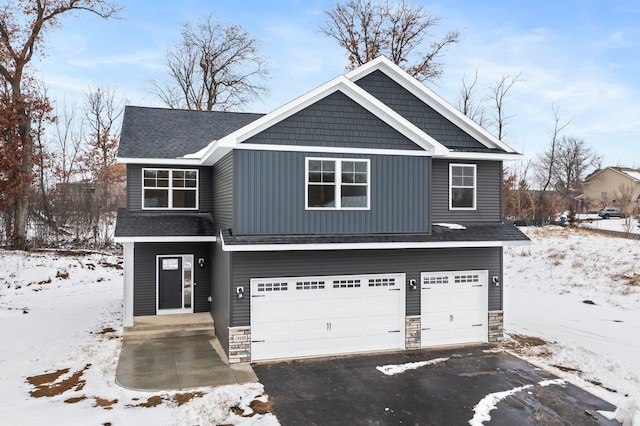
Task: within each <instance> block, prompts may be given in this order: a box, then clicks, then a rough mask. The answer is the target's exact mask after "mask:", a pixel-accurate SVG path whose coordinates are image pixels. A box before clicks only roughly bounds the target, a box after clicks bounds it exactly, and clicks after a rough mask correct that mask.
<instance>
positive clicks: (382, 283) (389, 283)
mask: <svg viewBox="0 0 640 426" xmlns="http://www.w3.org/2000/svg"><path fill="white" fill-rule="evenodd" d="M395 285H396V279H395V278H371V279H369V287H393V286H395Z"/></svg>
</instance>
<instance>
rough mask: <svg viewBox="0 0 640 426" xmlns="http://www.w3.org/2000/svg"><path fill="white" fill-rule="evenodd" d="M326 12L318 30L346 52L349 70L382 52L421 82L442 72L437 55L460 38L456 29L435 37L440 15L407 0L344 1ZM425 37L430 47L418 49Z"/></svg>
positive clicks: (423, 42)
mask: <svg viewBox="0 0 640 426" xmlns="http://www.w3.org/2000/svg"><path fill="white" fill-rule="evenodd" d="M325 13H326V14H327V16H328V18H329V19H328V20H327V22H326V23H325V24H324V25H323V26H322V27H320V31H322V32H323V33H324V34H325V35H327V36H329V37H331V38H333V39H335V40H336V41H337V42H338V43H339V44H340V46H342V47H343V48H344V49H345V50H346V51H347V55H348V60H349V65H348V67H347V68H348V69H353V68H356V67H358V66H360V65H362V64H364V63H366V62H369V61H370V60H372V59H374V58H376V57H377V56H380V55H385V56H387V57H388V58H389V59H390V60H391V61H393V63H395V64H397V65H399V66H401V67H402V68H403V69H404V70H405V71H407V72H408V73H409V74H411V75H412V76H413V77H415V78H417V79H418V80H420V81H424V80H428V79H434V78H437V77H439V76H440V75H441V74H442V64H439V63H437V62H436V60H437V58H439V57H440V56H441V55H442V54H443V53H444V51H445V50H446V49H447V48H448V47H449V46H451V45H452V44H454V43H457V42H458V41H459V39H460V32H459V31H449V32H447V33H446V34H445V35H444V36H443V37H442V38H440V39H436V38H434V37H433V35H432V34H431V31H432V30H433V28H434V27H436V26H437V25H438V24H439V22H440V18H439V17H437V16H434V15H433V14H432V13H431V12H430V11H429V10H427V9H426V8H425V7H424V6H422V5H410V4H408V3H407V2H406V0H401V1H399V2H391V1H385V2H384V3H376V2H372V1H371V0H347V1H345V2H343V3H337V4H336V5H335V6H334V7H333V8H332V9H330V10H328V11H326V12H325ZM427 38H431V39H432V41H431V44H430V46H429V49H428V50H427V51H425V52H419V51H418V49H419V48H420V47H422V46H423V45H424V44H425V40H426V39H427Z"/></svg>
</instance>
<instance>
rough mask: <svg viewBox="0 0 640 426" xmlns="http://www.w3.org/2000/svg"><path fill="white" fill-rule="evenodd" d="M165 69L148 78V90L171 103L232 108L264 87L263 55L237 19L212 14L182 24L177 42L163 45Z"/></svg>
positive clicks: (209, 108)
mask: <svg viewBox="0 0 640 426" xmlns="http://www.w3.org/2000/svg"><path fill="white" fill-rule="evenodd" d="M166 64H167V68H168V72H169V75H168V77H166V78H164V79H160V80H158V79H155V80H151V81H150V83H151V89H150V91H151V93H153V94H154V95H156V96H158V97H159V98H160V100H162V102H164V103H165V104H166V105H167V106H168V107H170V108H186V109H192V110H206V111H212V110H221V111H228V110H234V109H237V108H238V107H240V106H241V105H243V104H245V103H246V102H249V101H251V100H253V99H255V98H259V97H260V96H261V95H263V94H265V93H267V88H266V87H265V86H263V85H262V83H263V81H264V80H265V79H266V78H267V77H268V71H267V69H266V68H265V65H266V58H265V57H263V56H261V55H260V54H259V52H258V41H257V40H256V39H254V38H251V36H250V35H249V33H248V32H247V31H246V30H245V29H244V28H243V27H241V26H239V25H228V24H223V23H219V22H216V21H215V20H214V16H213V14H209V15H207V16H205V17H204V18H203V19H202V20H201V21H200V22H197V23H186V24H184V25H183V27H182V42H181V43H180V44H179V45H177V46H175V47H173V48H171V49H169V50H168V51H167V63H166Z"/></svg>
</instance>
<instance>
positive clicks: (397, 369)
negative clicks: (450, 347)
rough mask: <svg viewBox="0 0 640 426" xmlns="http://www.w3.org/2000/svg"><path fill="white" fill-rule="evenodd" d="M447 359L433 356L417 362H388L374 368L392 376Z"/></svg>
mask: <svg viewBox="0 0 640 426" xmlns="http://www.w3.org/2000/svg"><path fill="white" fill-rule="evenodd" d="M446 361H449V358H434V359H430V360H428V361H419V362H407V363H406V364H389V365H383V366H382V367H376V370H378V371H380V372H381V373H382V374H386V375H387V376H393V375H396V374H400V373H404V372H405V371H407V370H415V369H417V368H420V367H424V366H426V365H433V364H439V363H441V362H446Z"/></svg>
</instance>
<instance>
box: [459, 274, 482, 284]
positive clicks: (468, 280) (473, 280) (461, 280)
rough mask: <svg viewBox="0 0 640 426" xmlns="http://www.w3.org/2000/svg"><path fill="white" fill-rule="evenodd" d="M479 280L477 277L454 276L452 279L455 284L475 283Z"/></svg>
mask: <svg viewBox="0 0 640 426" xmlns="http://www.w3.org/2000/svg"><path fill="white" fill-rule="evenodd" d="M479 279H480V277H479V276H478V275H456V276H455V277H454V281H455V283H456V284H466V283H477V282H478V280H479Z"/></svg>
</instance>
